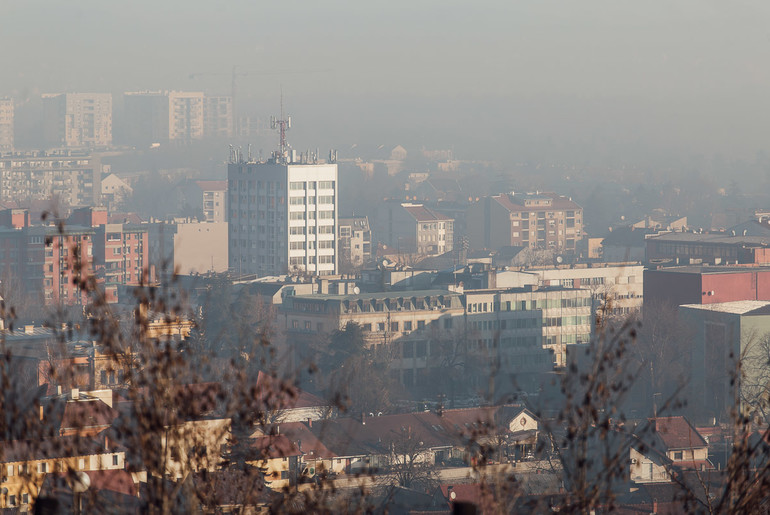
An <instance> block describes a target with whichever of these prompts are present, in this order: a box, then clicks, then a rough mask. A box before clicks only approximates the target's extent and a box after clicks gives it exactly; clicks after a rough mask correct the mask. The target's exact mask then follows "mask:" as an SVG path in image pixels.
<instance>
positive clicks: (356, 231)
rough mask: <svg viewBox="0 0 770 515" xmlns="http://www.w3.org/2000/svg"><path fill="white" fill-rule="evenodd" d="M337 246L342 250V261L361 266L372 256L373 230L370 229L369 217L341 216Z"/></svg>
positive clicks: (353, 265) (352, 265)
mask: <svg viewBox="0 0 770 515" xmlns="http://www.w3.org/2000/svg"><path fill="white" fill-rule="evenodd" d="M337 248H338V249H339V252H340V263H345V264H347V265H349V266H351V267H360V266H362V265H364V264H366V263H368V262H369V260H370V259H371V258H372V231H371V230H370V229H369V218H368V217H366V216H361V217H355V218H340V225H339V238H338V241H337Z"/></svg>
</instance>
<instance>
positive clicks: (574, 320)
mask: <svg viewBox="0 0 770 515" xmlns="http://www.w3.org/2000/svg"><path fill="white" fill-rule="evenodd" d="M590 323H591V317H590V316H574V317H546V318H544V319H543V325H544V326H545V327H562V326H572V325H589V324H590Z"/></svg>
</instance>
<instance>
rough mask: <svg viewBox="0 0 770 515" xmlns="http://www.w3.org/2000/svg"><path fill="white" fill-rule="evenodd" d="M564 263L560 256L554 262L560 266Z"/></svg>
mask: <svg viewBox="0 0 770 515" xmlns="http://www.w3.org/2000/svg"><path fill="white" fill-rule="evenodd" d="M563 261H564V258H563V257H561V256H556V262H557V263H559V264H561V263H562V262H563Z"/></svg>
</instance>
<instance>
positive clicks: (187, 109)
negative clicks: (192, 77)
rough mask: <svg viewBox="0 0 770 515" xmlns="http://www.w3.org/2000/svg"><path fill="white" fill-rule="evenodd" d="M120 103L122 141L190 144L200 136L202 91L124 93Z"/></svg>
mask: <svg viewBox="0 0 770 515" xmlns="http://www.w3.org/2000/svg"><path fill="white" fill-rule="evenodd" d="M123 102H124V106H125V111H126V142H127V143H129V144H132V145H137V146H145V145H150V144H153V143H164V142H175V143H181V144H190V143H192V142H193V141H195V140H199V139H201V138H203V135H204V117H203V112H204V95H203V93H202V92H191V91H138V92H127V93H125V94H124V100H123Z"/></svg>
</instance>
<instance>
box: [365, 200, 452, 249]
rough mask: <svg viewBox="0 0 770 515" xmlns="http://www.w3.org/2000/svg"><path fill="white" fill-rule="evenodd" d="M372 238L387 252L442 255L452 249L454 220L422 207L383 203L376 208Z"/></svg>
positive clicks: (402, 203) (399, 203) (412, 204)
mask: <svg viewBox="0 0 770 515" xmlns="http://www.w3.org/2000/svg"><path fill="white" fill-rule="evenodd" d="M375 236H376V237H377V240H378V241H379V242H380V243H382V244H385V245H386V246H388V247H389V248H390V252H391V253H395V252H397V253H399V254H420V255H428V256H434V255H439V254H444V253H445V252H450V251H452V249H453V248H454V219H452V218H450V217H448V216H446V215H443V214H441V213H437V212H436V211H434V210H432V209H430V208H428V207H426V206H425V205H423V204H417V203H411V202H392V201H391V202H385V203H384V204H383V205H381V206H380V207H379V209H378V213H377V217H376V220H375Z"/></svg>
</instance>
